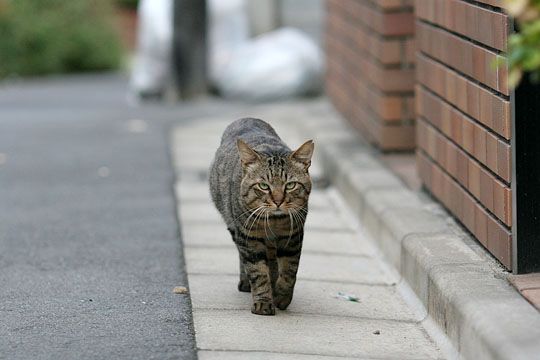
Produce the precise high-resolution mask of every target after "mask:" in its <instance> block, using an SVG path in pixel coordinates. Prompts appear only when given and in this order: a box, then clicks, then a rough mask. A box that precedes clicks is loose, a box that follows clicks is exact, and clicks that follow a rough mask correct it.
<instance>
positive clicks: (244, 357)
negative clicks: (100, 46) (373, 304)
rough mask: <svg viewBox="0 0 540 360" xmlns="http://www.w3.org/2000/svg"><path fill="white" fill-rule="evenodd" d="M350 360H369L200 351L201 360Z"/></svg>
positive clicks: (248, 352) (259, 352)
mask: <svg viewBox="0 0 540 360" xmlns="http://www.w3.org/2000/svg"><path fill="white" fill-rule="evenodd" d="M252 359H258V360H297V359H298V360H349V359H355V360H358V359H367V358H357V357H354V358H352V357H348V356H347V357H343V356H337V357H336V356H324V355H313V354H310V355H306V354H283V353H274V352H262V351H199V360H252Z"/></svg>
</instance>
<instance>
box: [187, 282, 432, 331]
mask: <svg viewBox="0 0 540 360" xmlns="http://www.w3.org/2000/svg"><path fill="white" fill-rule="evenodd" d="M237 283H238V277H237V276H234V275H192V276H191V277H190V284H191V287H190V292H191V298H192V301H193V304H194V307H195V308H199V309H226V310H246V311H248V312H249V309H250V307H251V302H250V299H251V295H250V294H248V293H243V292H239V291H238V290H237V288H236V285H237ZM396 291H397V290H396V288H395V287H394V286H385V285H383V286H372V285H361V284H346V283H331V282H325V281H298V283H297V284H296V287H295V295H294V298H293V301H292V303H291V305H290V306H289V308H288V309H287V312H288V313H298V314H311V315H335V316H344V317H358V318H365V319H382V320H395V321H406V322H418V321H420V320H422V319H421V318H419V316H418V315H415V313H414V312H413V311H411V309H410V308H409V307H408V306H407V305H406V304H405V302H404V301H403V300H402V299H401V297H400V296H399V294H397V293H396ZM338 293H344V294H351V295H354V296H357V297H358V302H353V301H347V300H344V299H342V298H339V296H337V295H338Z"/></svg>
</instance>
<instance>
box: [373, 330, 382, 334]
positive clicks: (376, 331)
mask: <svg viewBox="0 0 540 360" xmlns="http://www.w3.org/2000/svg"><path fill="white" fill-rule="evenodd" d="M373 334H374V335H381V331H380V330H375V331H374V332H373Z"/></svg>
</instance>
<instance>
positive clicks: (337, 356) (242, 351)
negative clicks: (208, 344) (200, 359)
mask: <svg viewBox="0 0 540 360" xmlns="http://www.w3.org/2000/svg"><path fill="white" fill-rule="evenodd" d="M197 349H199V350H202V351H211V352H231V353H252V354H256V353H267V354H281V355H306V356H317V357H327V358H343V359H352V358H354V357H352V358H351V357H350V356H343V355H339V354H336V355H321V354H315V353H303V352H279V351H266V350H229V349H205V348H199V347H197ZM359 359H366V357H360V358H359ZM369 359H376V360H395V358H390V357H372V356H370V357H369Z"/></svg>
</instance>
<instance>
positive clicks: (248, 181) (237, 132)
mask: <svg viewBox="0 0 540 360" xmlns="http://www.w3.org/2000/svg"><path fill="white" fill-rule="evenodd" d="M312 153H313V142H312V141H311V140H310V141H307V142H306V143H304V144H303V145H302V146H300V147H299V148H298V149H297V150H296V151H294V152H293V151H291V150H290V149H289V148H288V147H287V145H285V143H283V141H282V140H281V139H280V138H279V136H278V135H277V134H276V132H275V131H274V129H273V128H272V127H271V126H270V125H269V124H267V123H266V122H264V121H262V120H259V119H252V118H246V119H240V120H237V121H235V122H233V123H232V124H231V125H229V126H228V127H227V129H226V130H225V132H224V134H223V137H222V139H221V145H220V147H219V148H218V150H217V152H216V155H215V159H214V162H213V164H212V167H211V170H210V192H211V194H212V200H213V201H214V204H215V205H216V207H217V209H218V210H219V212H220V213H221V215H222V217H223V219H224V221H225V223H226V224H227V228H228V229H229V232H230V233H231V236H232V239H233V241H234V243H235V244H236V247H237V249H238V253H239V257H240V281H239V283H238V290H240V291H245V292H251V295H252V298H253V305H252V308H251V312H252V313H254V314H259V315H274V314H275V307H278V308H279V309H281V310H284V309H286V308H287V306H289V304H290V302H291V300H292V296H293V290H294V285H295V283H296V273H297V271H298V265H299V262H300V252H301V250H302V239H303V237H304V223H305V219H306V216H307V212H308V198H309V194H310V192H311V179H310V177H309V172H308V169H309V166H310V164H311V156H312Z"/></svg>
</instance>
